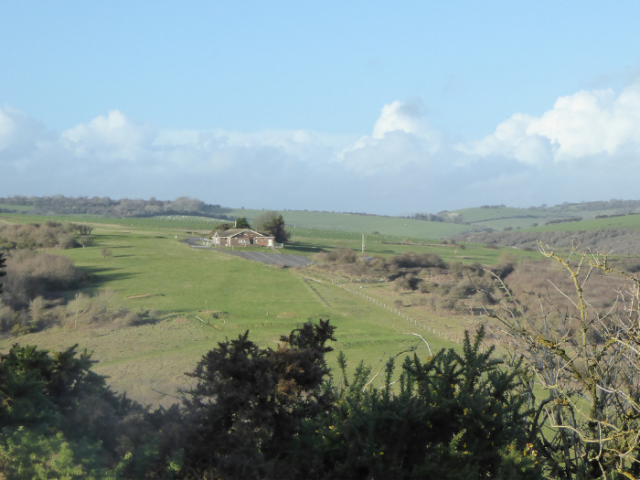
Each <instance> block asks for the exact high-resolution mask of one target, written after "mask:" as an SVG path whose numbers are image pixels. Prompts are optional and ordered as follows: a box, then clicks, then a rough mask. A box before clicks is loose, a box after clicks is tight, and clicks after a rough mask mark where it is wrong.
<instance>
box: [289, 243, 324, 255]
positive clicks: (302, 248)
mask: <svg viewBox="0 0 640 480" xmlns="http://www.w3.org/2000/svg"><path fill="white" fill-rule="evenodd" d="M328 248H332V247H331V246H329V245H317V244H315V245H309V244H307V245H304V244H303V245H299V244H298V245H296V244H285V249H286V250H287V253H289V252H291V253H293V254H295V252H306V253H318V252H319V251H320V250H321V249H328Z"/></svg>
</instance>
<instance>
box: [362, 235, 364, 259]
mask: <svg viewBox="0 0 640 480" xmlns="http://www.w3.org/2000/svg"><path fill="white" fill-rule="evenodd" d="M362 256H363V257H364V233H363V234H362Z"/></svg>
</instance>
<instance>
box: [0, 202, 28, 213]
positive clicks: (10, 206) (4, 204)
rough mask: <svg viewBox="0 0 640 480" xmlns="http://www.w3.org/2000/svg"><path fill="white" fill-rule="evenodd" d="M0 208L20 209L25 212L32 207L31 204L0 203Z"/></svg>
mask: <svg viewBox="0 0 640 480" xmlns="http://www.w3.org/2000/svg"><path fill="white" fill-rule="evenodd" d="M0 208H6V209H8V210H20V211H22V212H27V211H29V210H31V209H32V208H33V207H32V206H31V205H10V204H8V203H0Z"/></svg>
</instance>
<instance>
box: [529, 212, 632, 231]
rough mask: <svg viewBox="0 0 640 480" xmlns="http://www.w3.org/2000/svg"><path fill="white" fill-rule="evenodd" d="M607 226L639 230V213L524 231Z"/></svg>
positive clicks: (590, 228) (601, 228)
mask: <svg viewBox="0 0 640 480" xmlns="http://www.w3.org/2000/svg"><path fill="white" fill-rule="evenodd" d="M608 228H621V229H625V230H640V215H625V216H623V217H613V218H599V219H597V220H583V221H581V222H567V223H556V224H553V225H545V226H542V227H536V228H532V229H528V230H526V231H531V232H577V231H579V230H606V229H608Z"/></svg>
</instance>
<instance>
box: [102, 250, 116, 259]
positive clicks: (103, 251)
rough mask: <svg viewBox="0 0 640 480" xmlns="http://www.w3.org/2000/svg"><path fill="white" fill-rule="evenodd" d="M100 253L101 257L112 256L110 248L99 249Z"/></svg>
mask: <svg viewBox="0 0 640 480" xmlns="http://www.w3.org/2000/svg"><path fill="white" fill-rule="evenodd" d="M100 255H101V256H102V258H107V257H110V256H112V255H113V252H112V251H111V249H110V248H103V249H102V250H100Z"/></svg>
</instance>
